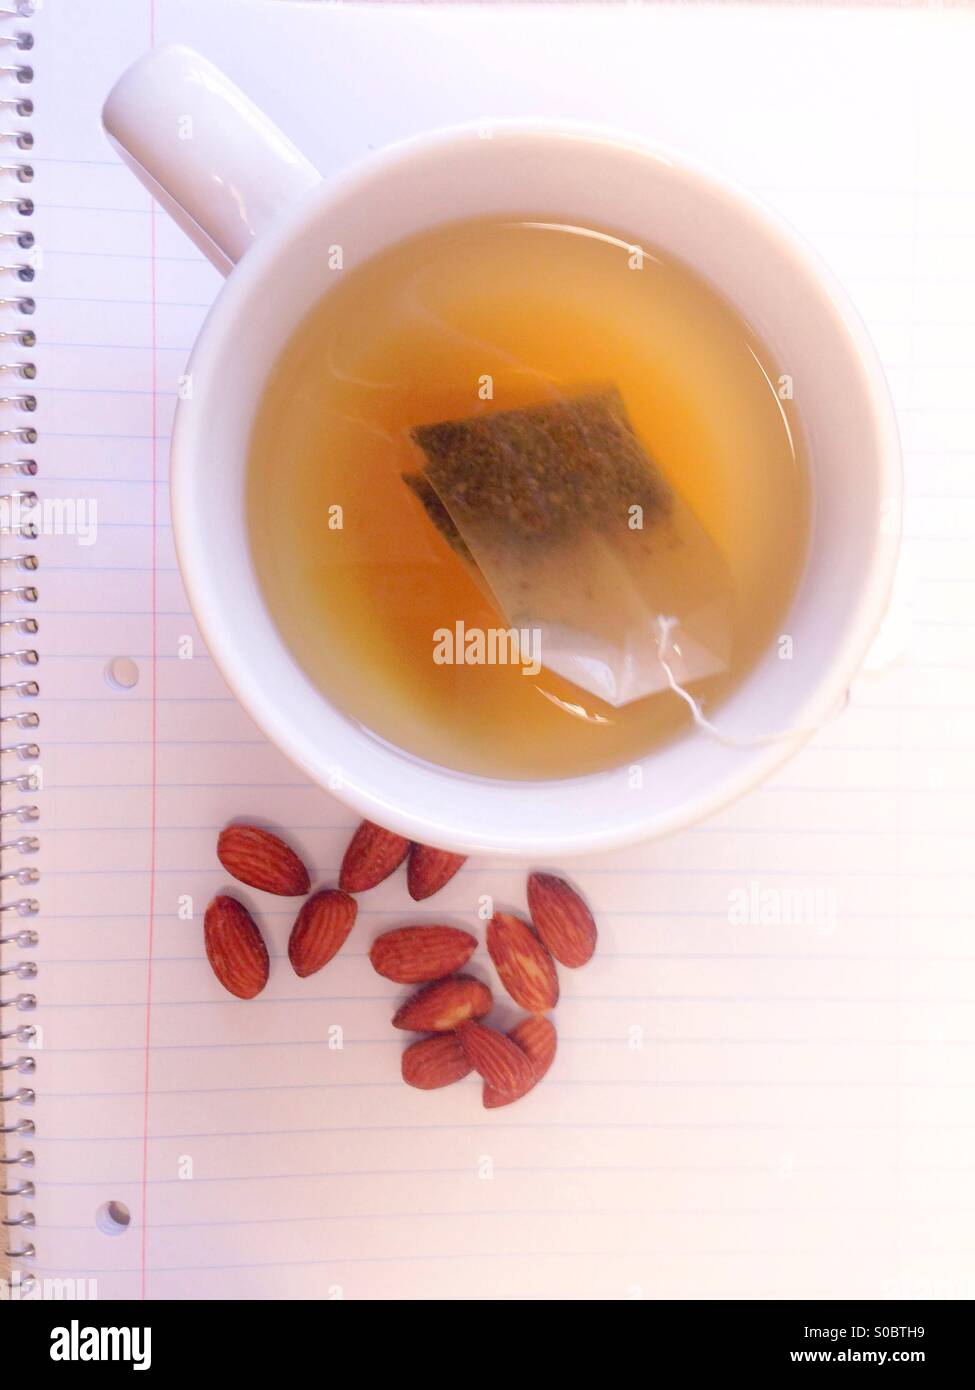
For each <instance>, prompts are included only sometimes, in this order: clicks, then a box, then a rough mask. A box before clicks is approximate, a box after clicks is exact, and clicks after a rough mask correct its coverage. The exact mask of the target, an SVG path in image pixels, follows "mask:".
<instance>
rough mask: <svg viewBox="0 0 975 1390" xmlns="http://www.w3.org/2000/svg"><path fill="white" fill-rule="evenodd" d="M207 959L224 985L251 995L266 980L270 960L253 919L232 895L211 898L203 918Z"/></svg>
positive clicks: (244, 995) (241, 995)
mask: <svg viewBox="0 0 975 1390" xmlns="http://www.w3.org/2000/svg"><path fill="white" fill-rule="evenodd" d="M203 942H204V945H205V947H206V953H207V960H208V961H209V962H210V965H211V967H212V968H213V973H214V975H216V977H217V979H218V980H219V981H220V983H221V984H222V985H223V987H224V989H227V990H229V991H230V993H231V994H236V996H237V998H238V999H253V998H254V996H255V994H260V992H261V990H262V989H263V988H264V986H265V985H266V984H267V977H268V975H269V974H270V970H271V962H270V960H269V959H268V954H267V947H266V946H265V945H264V938H263V937H262V936H261V933H260V931H259V930H258V926H257V923H256V922H255V921H254V919H253V917H252V916H251V915H250V913H249V912H248V911H247V909H246V907H244V906H243V905H242V904H241V903H239V902H238V901H237V899H236V898H228V897H226V896H223V895H222V896H221V897H219V898H214V900H213V902H212V903H211V904H210V906H209V907H208V908H207V910H206V915H205V916H204V919H203Z"/></svg>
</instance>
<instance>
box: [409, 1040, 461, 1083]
mask: <svg viewBox="0 0 975 1390" xmlns="http://www.w3.org/2000/svg"><path fill="white" fill-rule="evenodd" d="M402 1068H403V1080H404V1081H405V1082H406V1084H407V1086H416V1087H417V1088H418V1089H419V1090H421V1091H436V1090H437V1089H438V1088H439V1087H440V1086H449V1085H451V1083H452V1082H454V1081H460V1080H461V1079H462V1078H463V1077H465V1076H467V1075H468V1073H469V1072H470V1069H471V1064H470V1062H469V1061H468V1060H467V1054H466V1053H465V1051H464V1049H463V1048H462V1047H461V1045H460V1043H459V1042H458V1041H457V1035H456V1034H455V1033H435V1034H434V1036H433V1037H432V1038H421V1039H420V1040H419V1042H415V1043H410V1045H409V1047H408V1048H407V1049H406V1051H405V1052H404V1053H403V1061H402Z"/></svg>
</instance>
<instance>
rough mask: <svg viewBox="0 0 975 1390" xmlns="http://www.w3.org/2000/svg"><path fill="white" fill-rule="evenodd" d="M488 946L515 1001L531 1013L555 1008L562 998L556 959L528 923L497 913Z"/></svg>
mask: <svg viewBox="0 0 975 1390" xmlns="http://www.w3.org/2000/svg"><path fill="white" fill-rule="evenodd" d="M487 948H488V954H489V955H490V957H491V959H492V960H493V961H494V965H495V969H496V970H497V972H498V974H499V975H500V976H501V983H502V984H503V985H504V987H505V989H506V990H507V991H508V993H509V994H510V995H511V997H512V999H513V1000H514V1001H515V1003H516V1004H520V1005H521V1007H522V1008H523V1009H527V1010H528V1012H529V1013H532V1014H543V1013H545V1012H546V1011H547V1010H549V1009H554V1008H555V1006H556V1004H557V1003H558V1000H559V977H558V975H557V974H556V972H555V962H554V961H553V960H552V957H551V956H550V955H549V953H548V951H547V950H546V949H545V947H544V946H543V945H542V943H541V942H540V941H539V939H538V937H537V936H536V935H535V933H534V932H533V931H532V929H531V927H530V926H529V925H528V923H527V922H523V921H522V920H521V918H520V917H513V916H512V915H511V914H510V913H508V912H496V913H495V914H494V916H493V917H492V918H491V921H490V922H489V923H488V929H487Z"/></svg>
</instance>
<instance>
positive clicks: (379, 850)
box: [339, 820, 410, 893]
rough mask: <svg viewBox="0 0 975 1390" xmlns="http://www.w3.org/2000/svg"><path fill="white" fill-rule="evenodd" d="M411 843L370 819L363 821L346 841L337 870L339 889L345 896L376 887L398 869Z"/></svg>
mask: <svg viewBox="0 0 975 1390" xmlns="http://www.w3.org/2000/svg"><path fill="white" fill-rule="evenodd" d="M409 848H410V842H409V840H405V839H404V838H403V836H402V835H394V834H393V832H392V831H391V830H384V829H383V828H382V826H381V825H376V824H374V822H373V821H371V820H364V821H363V822H362V824H361V825H360V826H359V828H358V830H357V831H356V832H355V834H354V835H353V836H352V839H351V840H350V841H349V847H348V849H347V850H346V851H345V856H344V858H343V860H342V868H341V870H340V871H339V887H340V888H341V889H343V890H344V891H345V892H346V893H364V892H365V891H366V889H367V888H375V886H376V884H377V883H382V881H383V879H384V878H389V876H390V874H391V873H392V872H393V870H394V869H398V868H399V866H400V864H402V862H403V860H404V859H405V858H406V856H407V853H408V852H409Z"/></svg>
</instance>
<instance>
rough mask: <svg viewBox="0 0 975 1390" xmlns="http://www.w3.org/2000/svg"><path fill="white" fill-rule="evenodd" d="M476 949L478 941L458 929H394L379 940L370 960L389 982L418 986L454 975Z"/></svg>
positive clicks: (373, 948) (372, 947)
mask: <svg viewBox="0 0 975 1390" xmlns="http://www.w3.org/2000/svg"><path fill="white" fill-rule="evenodd" d="M476 949H477V938H476V937H475V936H471V934H470V932H466V931H461V930H460V928H459V927H395V928H394V929H393V930H392V931H387V932H383V934H382V936H377V937H376V939H375V941H374V942H373V943H372V946H371V947H370V949H369V959H370V960H371V961H372V968H373V969H374V970H375V971H376V972H377V974H379V975H385V977H386V979H387V980H395V981H396V982H397V983H398V984H401V985H417V984H420V983H421V982H422V981H424V980H440V979H443V977H444V976H445V975H452V974H453V973H454V971H455V970H459V969H460V968H461V966H462V965H466V964H467V962H468V961H469V960H470V958H471V956H472V955H473V954H474V952H475V950H476Z"/></svg>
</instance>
